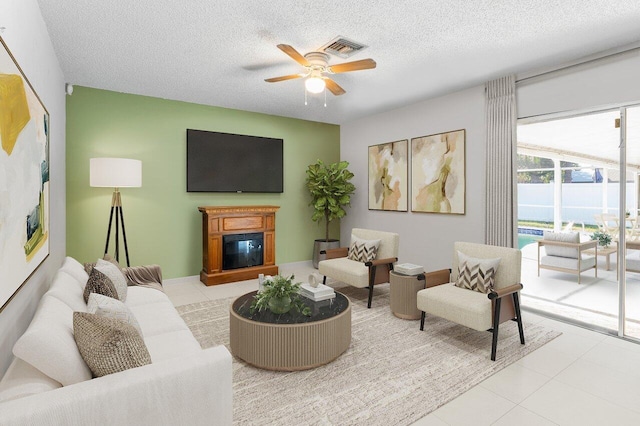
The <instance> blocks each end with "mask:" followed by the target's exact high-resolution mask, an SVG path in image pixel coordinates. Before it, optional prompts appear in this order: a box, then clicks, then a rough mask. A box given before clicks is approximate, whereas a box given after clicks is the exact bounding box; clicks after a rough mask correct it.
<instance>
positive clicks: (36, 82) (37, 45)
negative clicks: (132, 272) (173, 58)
mask: <svg viewBox="0 0 640 426" xmlns="http://www.w3.org/2000/svg"><path fill="white" fill-rule="evenodd" d="M0 27H5V28H6V30H5V31H4V32H3V33H2V34H0V35H1V36H2V38H3V39H4V41H5V43H6V44H7V45H8V46H9V49H10V50H11V53H12V54H13V56H14V58H15V59H16V61H17V62H18V64H19V65H20V67H21V68H22V71H23V72H24V73H25V75H26V76H27V78H28V79H29V81H30V82H31V85H32V86H33V87H34V89H35V91H36V93H37V94H38V96H40V99H41V100H42V102H43V103H44V105H45V107H46V108H47V110H48V111H49V115H50V118H51V129H50V130H51V134H50V140H49V144H50V145H49V146H50V161H51V164H50V182H51V186H50V190H51V193H50V200H51V207H50V211H49V212H50V219H51V222H50V226H51V234H50V238H51V239H50V254H49V257H48V258H47V259H46V260H45V261H44V262H43V264H42V265H41V266H40V267H39V268H38V269H37V270H36V272H35V273H34V274H33V275H32V276H31V278H30V279H29V280H28V281H27V282H26V283H25V284H24V286H23V287H22V289H21V290H20V291H19V292H18V294H16V296H15V297H14V298H13V300H12V301H11V302H10V303H9V304H8V305H7V307H6V308H5V309H4V310H3V311H2V312H0V376H2V375H3V374H4V372H5V371H6V369H7V367H8V366H9V364H10V363H11V359H12V354H11V349H12V348H13V345H14V343H15V342H16V340H17V339H18V337H20V336H21V335H22V333H24V331H25V329H26V328H27V326H28V325H29V323H30V322H31V318H32V317H33V313H34V311H35V309H36V307H37V305H38V302H39V300H40V296H41V295H42V294H43V293H44V292H45V291H46V290H47V288H48V286H49V281H50V279H51V277H52V276H53V274H54V273H55V271H56V270H57V269H58V268H59V267H60V265H61V264H62V261H63V260H64V255H65V193H66V191H65V158H64V157H65V123H66V118H65V95H64V77H63V75H62V71H61V69H60V66H59V64H58V59H57V58H56V55H55V52H54V51H53V47H52V45H51V40H50V39H49V34H48V33H47V28H46V26H45V23H44V21H43V19H42V15H41V14H40V8H39V6H38V4H37V2H36V0H3V1H2V2H0ZM0 202H6V200H1V199H0ZM1 280H2V277H0V281H1Z"/></svg>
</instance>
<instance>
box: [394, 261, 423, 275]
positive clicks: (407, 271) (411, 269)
mask: <svg viewBox="0 0 640 426" xmlns="http://www.w3.org/2000/svg"><path fill="white" fill-rule="evenodd" d="M393 270H394V272H397V273H399V274H402V275H418V274H421V273H423V272H424V267H422V266H420V265H414V264H413V263H400V264H398V265H395V266H394V267H393Z"/></svg>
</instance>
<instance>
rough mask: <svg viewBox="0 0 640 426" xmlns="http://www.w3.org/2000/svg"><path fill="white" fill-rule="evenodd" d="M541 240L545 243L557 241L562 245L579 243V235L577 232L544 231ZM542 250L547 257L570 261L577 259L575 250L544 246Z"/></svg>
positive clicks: (576, 250)
mask: <svg viewBox="0 0 640 426" xmlns="http://www.w3.org/2000/svg"><path fill="white" fill-rule="evenodd" d="M542 239H543V240H547V241H559V242H563V243H579V242H580V234H579V233H578V232H551V231H544V233H543V237H542ZM544 249H545V252H546V253H547V256H558V257H569V258H572V259H577V258H578V249H577V248H571V247H558V246H551V245H548V246H547V245H545V246H544Z"/></svg>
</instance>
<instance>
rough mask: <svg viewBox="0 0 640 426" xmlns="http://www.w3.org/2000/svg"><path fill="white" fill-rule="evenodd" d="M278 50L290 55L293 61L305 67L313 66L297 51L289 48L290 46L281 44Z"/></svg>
mask: <svg viewBox="0 0 640 426" xmlns="http://www.w3.org/2000/svg"><path fill="white" fill-rule="evenodd" d="M278 49H280V50H282V51H283V52H284V53H286V54H287V55H289V56H290V57H291V59H293V60H294V61H296V62H297V63H299V64H300V65H302V66H303V67H308V66H309V65H311V64H310V63H309V61H307V58H305V57H304V56H302V55H301V54H300V53H299V52H298V51H297V50H296V49H294V48H293V47H291V46H289V45H288V44H279V45H278Z"/></svg>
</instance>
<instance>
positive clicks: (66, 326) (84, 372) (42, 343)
mask: <svg viewBox="0 0 640 426" xmlns="http://www.w3.org/2000/svg"><path fill="white" fill-rule="evenodd" d="M13 354H14V355H15V356H17V357H18V358H20V359H22V360H23V361H26V362H28V363H29V364H31V365H33V366H34V367H35V368H37V369H38V370H40V371H42V372H43V373H44V374H46V375H47V376H49V377H51V378H52V379H53V380H55V381H57V382H60V383H62V385H63V386H68V385H72V384H74V383H78V382H82V381H84V380H89V379H91V371H90V370H89V367H87V365H86V364H85V362H84V360H83V359H82V356H81V355H80V352H79V351H78V347H77V346H76V342H75V340H74V338H73V309H71V308H70V307H69V306H67V305H66V304H65V303H64V302H62V301H60V300H59V299H57V298H56V297H53V296H48V295H44V296H43V297H42V300H41V301H40V306H39V307H38V309H37V311H36V313H35V315H34V317H33V320H32V321H31V324H30V325H29V328H27V331H25V333H24V334H23V335H22V337H20V338H19V339H18V341H17V342H16V344H15V345H14V347H13Z"/></svg>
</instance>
